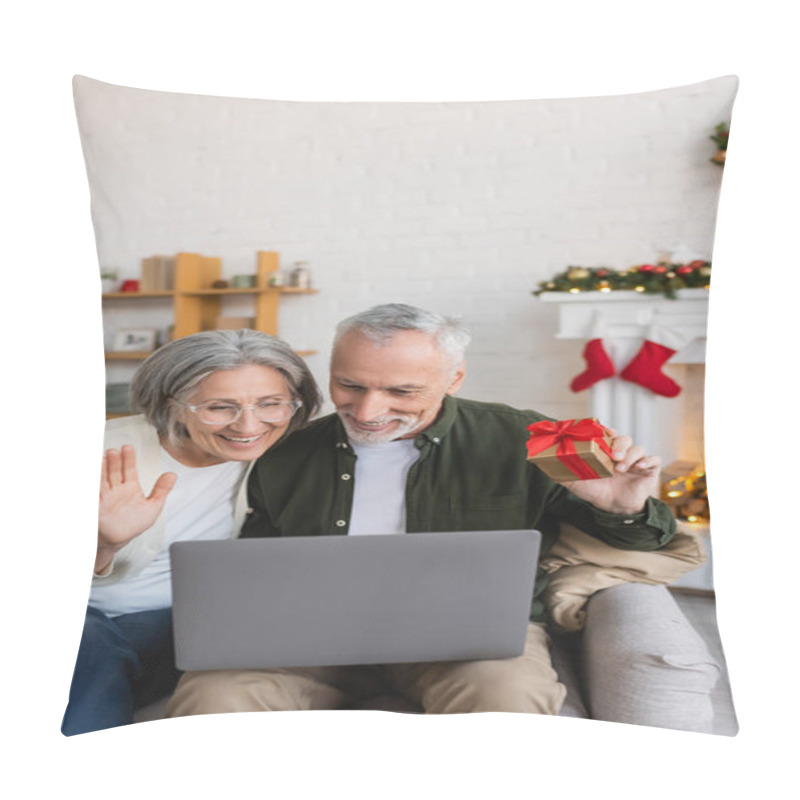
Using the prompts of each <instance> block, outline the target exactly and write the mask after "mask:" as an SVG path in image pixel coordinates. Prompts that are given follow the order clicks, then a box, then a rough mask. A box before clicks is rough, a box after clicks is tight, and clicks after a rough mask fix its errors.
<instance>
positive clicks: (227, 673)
mask: <svg viewBox="0 0 800 800" xmlns="http://www.w3.org/2000/svg"><path fill="white" fill-rule="evenodd" d="M548 642H549V640H548V636H547V633H546V631H545V628H544V626H543V625H539V624H536V623H531V624H530V625H529V626H528V635H527V639H526V643H525V651H524V653H523V654H522V655H521V656H519V657H517V658H508V659H498V660H492V661H437V662H431V663H420V664H381V665H376V666H345V667H302V668H292V669H269V670H213V671H207V672H186V673H184V675H183V676H182V677H181V679H180V681H179V683H178V686H177V688H176V690H175V693H174V694H173V696H172V698H171V699H170V701H169V704H168V706H167V716H168V717H184V716H191V715H194V714H224V713H229V712H235V711H301V710H311V709H315V710H324V709H339V708H346V707H348V706H350V705H351V704H352V703H353V702H357V701H358V700H359V699H363V698H365V697H368V696H370V695H376V694H381V693H386V692H387V691H388V692H391V691H394V692H397V693H399V694H401V695H403V696H404V697H406V698H407V699H409V700H411V701H412V702H414V703H416V704H417V705H419V706H420V707H421V708H422V709H423V710H424V711H425V713H426V714H464V713H470V712H477V711H512V712H523V713H530V714H558V712H559V710H560V709H561V706H562V704H563V702H564V697H565V695H566V689H565V688H564V686H563V685H562V684H560V683H559V682H558V676H557V675H556V672H555V670H554V669H553V666H552V664H551V662H550V650H549V647H548Z"/></svg>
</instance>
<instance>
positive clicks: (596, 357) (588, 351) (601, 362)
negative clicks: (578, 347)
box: [569, 338, 617, 392]
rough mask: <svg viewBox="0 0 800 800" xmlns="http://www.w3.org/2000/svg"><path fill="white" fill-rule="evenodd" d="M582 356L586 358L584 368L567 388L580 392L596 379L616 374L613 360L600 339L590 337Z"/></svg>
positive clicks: (595, 381) (596, 380)
mask: <svg viewBox="0 0 800 800" xmlns="http://www.w3.org/2000/svg"><path fill="white" fill-rule="evenodd" d="M583 357H584V359H585V360H586V369H585V370H584V371H583V372H581V374H580V375H578V376H576V377H575V378H573V379H572V383H570V385H569V388H570V389H572V391H573V392H582V391H583V390H584V389H588V388H589V387H590V386H594V384H596V383H597V382H598V381H602V380H605V379H606V378H611V377H613V376H614V375H615V374H616V372H617V371H616V369H615V368H614V362H613V361H612V360H611V359H610V358H609V356H608V353H606V348H605V347H604V345H603V340H602V339H599V338H598V339H590V340H589V341H588V342H586V347H584V348H583Z"/></svg>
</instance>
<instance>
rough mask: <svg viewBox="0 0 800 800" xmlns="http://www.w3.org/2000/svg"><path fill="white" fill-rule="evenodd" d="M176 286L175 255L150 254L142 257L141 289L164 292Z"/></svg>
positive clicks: (143, 290)
mask: <svg viewBox="0 0 800 800" xmlns="http://www.w3.org/2000/svg"><path fill="white" fill-rule="evenodd" d="M174 288H175V256H150V257H148V258H143V259H142V270H141V278H140V281H139V291H142V292H163V291H172V290H173V289H174Z"/></svg>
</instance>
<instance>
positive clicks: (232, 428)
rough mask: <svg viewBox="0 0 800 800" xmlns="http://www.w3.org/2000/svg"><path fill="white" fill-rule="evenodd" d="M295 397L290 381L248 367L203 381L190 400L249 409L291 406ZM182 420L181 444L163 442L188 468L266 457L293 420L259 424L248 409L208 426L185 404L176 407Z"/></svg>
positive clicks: (255, 366)
mask: <svg viewBox="0 0 800 800" xmlns="http://www.w3.org/2000/svg"><path fill="white" fill-rule="evenodd" d="M292 399H293V398H292V394H291V391H290V389H289V384H288V383H287V382H286V379H285V378H284V377H283V375H281V373H280V372H278V371H277V370H275V369H272V368H271V367H264V366H261V365H258V364H248V365H247V366H245V367H239V368H238V369H231V370H220V371H219V372H214V373H212V374H211V375H209V376H208V377H207V378H204V379H203V380H202V381H200V383H199V384H197V386H196V387H195V389H194V391H193V392H192V393H191V395H189V397H188V398H186V402H187V403H191V404H192V405H201V404H203V403H208V402H209V401H212V400H215V401H224V402H225V403H233V404H235V405H239V406H250V405H255V404H257V403H263V402H266V401H272V402H276V401H287V402H288V401H289V400H292ZM178 408H179V409H180V410H179V412H178V416H179V419H180V421H181V422H182V423H183V424H184V425H185V426H186V430H187V431H188V432H189V437H188V438H187V439H182V440H180V441H179V442H173V441H171V440H164V441H162V445H163V447H164V448H165V449H166V450H167V452H168V453H169V454H170V455H172V456H173V457H174V458H176V459H177V460H178V461H180V462H181V463H182V464H186V465H187V466H189V467H208V466H211V465H213V464H222V463H223V462H224V461H252V460H253V459H255V458H258V457H259V456H260V455H263V454H264V453H265V452H266V451H267V450H268V449H269V448H270V447H271V446H272V445H273V444H275V442H277V441H278V439H280V438H281V436H282V435H283V434H284V432H285V431H286V429H287V428H288V427H289V423H290V422H291V418H290V419H287V420H285V421H284V422H279V423H269V422H260V421H259V420H258V419H256V418H255V416H254V415H253V409H246V410H245V411H243V412H242V413H241V415H240V416H239V419H237V420H236V421H235V422H233V423H230V424H228V425H207V424H205V423H203V422H200V420H199V419H198V417H197V414H195V413H194V412H192V411H191V410H190V409H188V408H187V407H186V406H184V405H180V406H178Z"/></svg>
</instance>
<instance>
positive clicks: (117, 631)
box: [61, 606, 180, 736]
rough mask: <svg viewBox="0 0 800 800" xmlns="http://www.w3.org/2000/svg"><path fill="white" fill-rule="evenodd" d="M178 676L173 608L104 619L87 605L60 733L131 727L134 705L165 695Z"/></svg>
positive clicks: (70, 733) (138, 706) (139, 706)
mask: <svg viewBox="0 0 800 800" xmlns="http://www.w3.org/2000/svg"><path fill="white" fill-rule="evenodd" d="M179 677H180V673H179V672H178V671H177V670H176V669H175V654H174V647H173V640H172V609H171V608H161V609H157V610H156V611H140V612H137V613H135V614H123V615H122V616H119V617H107V616H106V615H105V614H103V613H102V612H101V611H98V610H97V609H96V608H92V607H91V606H89V607H88V608H87V609H86V620H85V622H84V626H83V635H82V637H81V643H80V647H79V648H78V658H77V661H76V664H75V672H74V674H73V676H72V686H71V687H70V691H69V703H68V704H67V710H66V713H65V714H64V721H63V722H62V724H61V732H62V733H63V734H64V735H65V736H74V735H75V734H77V733H88V732H89V731H99V730H103V729H105V728H115V727H117V726H119V725H129V724H130V723H132V722H133V712H134V710H135V709H137V708H141V707H142V706H145V705H147V704H148V703H152V702H154V701H156V700H158V699H160V698H162V697H166V696H167V695H168V694H170V693H171V692H172V691H173V689H174V688H175V685H176V683H177V681H178V678H179Z"/></svg>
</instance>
